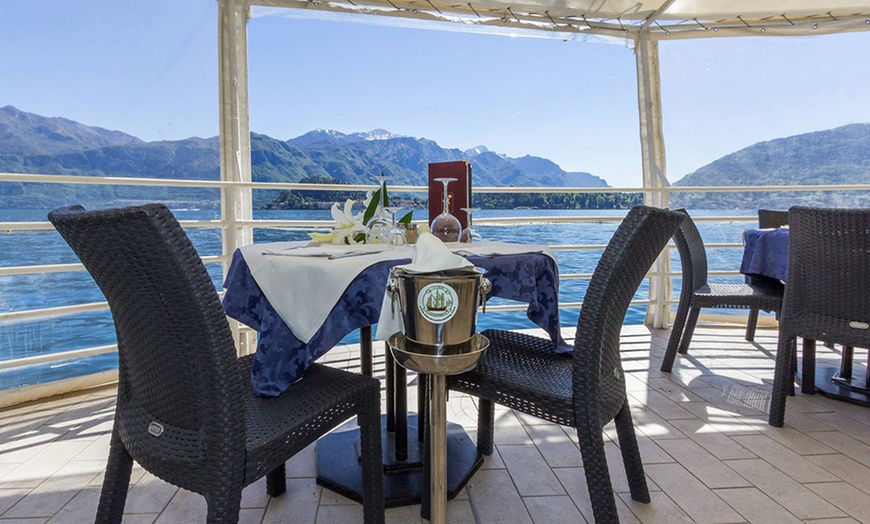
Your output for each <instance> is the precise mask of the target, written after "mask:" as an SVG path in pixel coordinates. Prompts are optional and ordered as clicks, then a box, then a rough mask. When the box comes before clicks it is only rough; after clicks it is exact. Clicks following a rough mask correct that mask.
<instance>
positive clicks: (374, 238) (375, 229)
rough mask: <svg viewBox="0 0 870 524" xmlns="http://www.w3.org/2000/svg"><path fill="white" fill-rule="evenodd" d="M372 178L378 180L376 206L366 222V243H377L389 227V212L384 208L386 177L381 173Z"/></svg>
mask: <svg viewBox="0 0 870 524" xmlns="http://www.w3.org/2000/svg"><path fill="white" fill-rule="evenodd" d="M372 178H373V179H374V180H376V181H377V182H378V191H379V193H378V206H377V207H376V208H375V214H374V215H372V217H371V218H369V221H368V224H366V244H379V243H380V242H381V238H382V237H383V236H384V234H385V233H386V231H387V230H388V229H390V214H389V213H387V210H386V209H385V208H386V205H387V204H386V199H385V198H384V197H385V196H386V195H385V193H386V190H385V188H386V184H387V177H385V176H384V174H383V173H381V175H380V176H376V177H372Z"/></svg>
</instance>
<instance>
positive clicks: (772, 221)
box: [758, 209, 788, 229]
mask: <svg viewBox="0 0 870 524" xmlns="http://www.w3.org/2000/svg"><path fill="white" fill-rule="evenodd" d="M787 225H788V211H774V210H772V209H759V210H758V227H759V228H761V229H772V228H777V227H782V226H787Z"/></svg>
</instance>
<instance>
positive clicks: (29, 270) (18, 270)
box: [0, 255, 231, 277]
mask: <svg viewBox="0 0 870 524" xmlns="http://www.w3.org/2000/svg"><path fill="white" fill-rule="evenodd" d="M230 258H231V257H229V256H223V255H206V256H204V257H202V262H203V263H204V264H213V263H217V262H227V261H229V260H230ZM84 269H85V267H84V266H83V265H81V264H44V265H34V266H7V267H0V277H5V276H11V275H33V274H39V273H63V272H67V271H83V270H84Z"/></svg>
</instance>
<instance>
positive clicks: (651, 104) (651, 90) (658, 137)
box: [635, 30, 672, 329]
mask: <svg viewBox="0 0 870 524" xmlns="http://www.w3.org/2000/svg"><path fill="white" fill-rule="evenodd" d="M635 57H636V63H637V103H638V113H639V115H640V145H641V158H642V161H643V187H644V188H666V187H668V186H670V183H668V179H667V175H666V168H665V139H664V131H663V129H662V97H661V78H660V74H659V47H658V42H657V41H655V40H653V39H651V38H650V34H649V32H648V31H646V30H642V31H641V32H640V33H639V35H638V38H637V41H636V45H635ZM643 200H644V204H646V205H648V206H655V207H662V208H664V207H668V202H669V194H668V191H667V190H664V191H645V192H644V196H643ZM669 253H670V250H669V249H665V251H663V252H662V254H661V255H660V256H659V258H658V259H657V260H656V262H655V265H654V266H653V275H652V276H651V277H650V300H651V301H652V303H651V305H650V306H648V307H647V312H646V318H645V320H644V324H646V325H648V326H651V327H654V328H657V329H663V328H666V327H668V323H669V317H670V306H669V305H668V302H669V301H670V299H671V296H672V282H671V278H670V277H669V276H668V273H669V272H670V270H671V263H670V256H669Z"/></svg>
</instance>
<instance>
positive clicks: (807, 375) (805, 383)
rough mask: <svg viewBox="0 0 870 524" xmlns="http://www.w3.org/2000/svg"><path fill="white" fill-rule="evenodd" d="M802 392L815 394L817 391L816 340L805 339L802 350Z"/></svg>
mask: <svg viewBox="0 0 870 524" xmlns="http://www.w3.org/2000/svg"><path fill="white" fill-rule="evenodd" d="M801 363H802V366H801V367H802V368H803V369H801V393H803V394H805V395H814V394H815V393H816V341H815V340H810V339H808V338H805V339H804V350H803V352H801Z"/></svg>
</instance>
